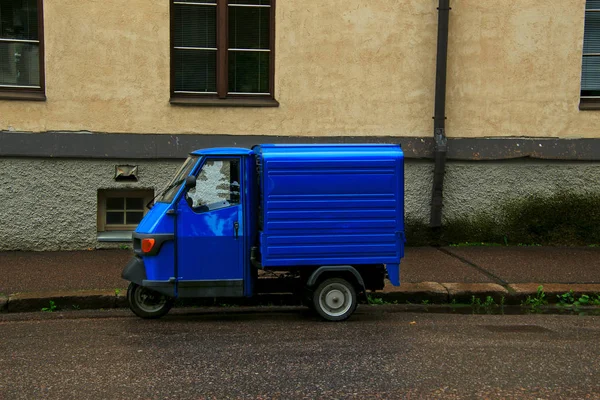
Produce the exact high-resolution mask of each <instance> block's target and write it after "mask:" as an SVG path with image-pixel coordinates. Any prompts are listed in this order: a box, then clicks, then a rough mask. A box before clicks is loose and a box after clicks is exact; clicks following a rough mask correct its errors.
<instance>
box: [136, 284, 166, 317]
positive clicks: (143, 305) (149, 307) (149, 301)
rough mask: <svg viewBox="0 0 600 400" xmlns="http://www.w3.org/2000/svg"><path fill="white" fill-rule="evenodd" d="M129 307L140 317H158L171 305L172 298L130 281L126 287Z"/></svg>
mask: <svg viewBox="0 0 600 400" xmlns="http://www.w3.org/2000/svg"><path fill="white" fill-rule="evenodd" d="M127 301H128V302H129V308H130V309H131V311H133V312H134V314H135V315H137V316H138V317H141V318H146V319H153V318H160V317H162V316H163V315H165V314H167V313H168V312H169V310H170V309H171V307H173V299H172V298H170V297H168V296H165V295H164V294H160V293H158V292H155V291H154V290H150V289H148V288H146V287H143V286H140V285H138V284H136V283H133V282H131V283H130V284H129V288H128V289H127Z"/></svg>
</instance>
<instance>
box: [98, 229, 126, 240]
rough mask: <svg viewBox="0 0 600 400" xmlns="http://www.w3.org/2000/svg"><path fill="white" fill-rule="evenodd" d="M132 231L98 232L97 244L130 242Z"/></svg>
mask: <svg viewBox="0 0 600 400" xmlns="http://www.w3.org/2000/svg"><path fill="white" fill-rule="evenodd" d="M132 234H133V231H106V232H98V236H97V240H98V241H99V242H131V235H132Z"/></svg>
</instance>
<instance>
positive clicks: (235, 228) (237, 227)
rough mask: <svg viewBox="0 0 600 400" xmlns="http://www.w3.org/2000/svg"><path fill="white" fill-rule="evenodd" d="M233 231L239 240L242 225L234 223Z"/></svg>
mask: <svg viewBox="0 0 600 400" xmlns="http://www.w3.org/2000/svg"><path fill="white" fill-rule="evenodd" d="M233 229H234V230H235V238H236V239H237V238H238V231H239V230H240V223H239V222H237V221H235V222H234V223H233Z"/></svg>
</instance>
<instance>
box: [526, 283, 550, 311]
mask: <svg viewBox="0 0 600 400" xmlns="http://www.w3.org/2000/svg"><path fill="white" fill-rule="evenodd" d="M546 304H548V300H546V293H545V292H544V287H543V286H541V285H540V286H538V288H537V293H536V295H535V296H534V297H531V296H527V299H526V300H525V301H524V302H523V303H522V304H521V305H522V306H525V307H531V309H532V310H538V309H539V308H540V307H541V306H545V305H546Z"/></svg>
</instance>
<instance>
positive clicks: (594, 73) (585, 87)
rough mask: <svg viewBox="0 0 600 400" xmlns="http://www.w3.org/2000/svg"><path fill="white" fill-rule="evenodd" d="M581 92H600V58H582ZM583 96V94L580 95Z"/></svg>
mask: <svg viewBox="0 0 600 400" xmlns="http://www.w3.org/2000/svg"><path fill="white" fill-rule="evenodd" d="M581 90H582V92H583V91H590V90H591V91H597V90H600V56H585V57H583V68H582V73H581ZM582 95H583V96H585V95H586V94H585V93H582Z"/></svg>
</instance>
